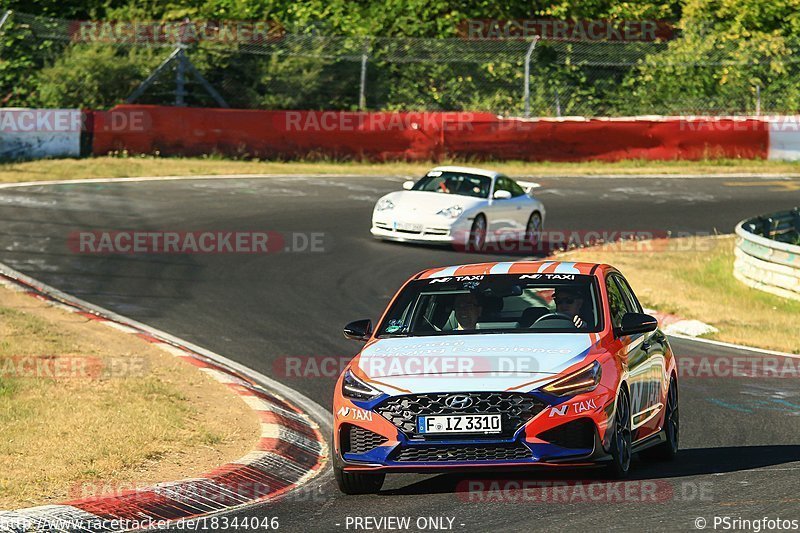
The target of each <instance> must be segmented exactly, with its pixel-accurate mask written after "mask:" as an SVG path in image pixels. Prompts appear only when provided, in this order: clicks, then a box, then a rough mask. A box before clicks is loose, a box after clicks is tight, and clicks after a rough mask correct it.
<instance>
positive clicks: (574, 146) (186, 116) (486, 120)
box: [92, 105, 769, 161]
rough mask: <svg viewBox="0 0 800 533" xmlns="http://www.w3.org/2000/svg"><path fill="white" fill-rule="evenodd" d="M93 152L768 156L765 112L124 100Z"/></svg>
mask: <svg viewBox="0 0 800 533" xmlns="http://www.w3.org/2000/svg"><path fill="white" fill-rule="evenodd" d="M93 115H94V117H93V140H92V153H93V154H95V155H103V154H106V153H108V152H112V151H120V150H127V151H128V152H130V153H156V152H158V153H160V154H162V155H186V156H196V155H203V154H211V153H220V154H224V155H228V156H240V157H259V158H297V157H309V156H311V157H313V156H324V157H331V158H341V159H371V160H387V159H388V160H390V159H406V160H432V159H433V160H435V159H438V158H441V157H443V156H454V157H460V158H467V159H491V160H507V159H519V160H528V161H544V160H549V161H580V160H587V159H600V160H607V161H614V160H620V159H653V160H656V159H658V160H665V159H689V160H697V159H702V158H706V157H728V158H747V159H754V158H766V157H767V150H768V145H769V126H768V124H767V123H765V122H763V121H760V120H756V119H713V118H712V119H709V118H697V119H688V118H654V119H592V120H583V119H579V120H569V119H565V120H549V119H543V120H522V119H503V118H498V117H496V116H494V115H492V114H491V113H469V112H398V113H390V112H375V113H372V112H370V113H362V112H348V111H259V110H230V109H197V108H180V107H159V106H127V105H126V106H119V107H116V108H114V109H112V110H110V111H95V112H94V113H93Z"/></svg>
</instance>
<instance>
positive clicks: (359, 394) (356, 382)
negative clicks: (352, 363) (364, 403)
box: [342, 370, 383, 400]
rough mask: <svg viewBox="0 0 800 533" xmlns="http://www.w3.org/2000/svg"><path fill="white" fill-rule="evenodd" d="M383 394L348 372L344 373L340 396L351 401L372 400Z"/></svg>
mask: <svg viewBox="0 0 800 533" xmlns="http://www.w3.org/2000/svg"><path fill="white" fill-rule="evenodd" d="M381 394H383V393H382V392H381V391H379V390H378V389H376V388H375V387H372V386H370V385H367V384H366V383H364V382H363V381H361V380H360V379H358V378H357V377H355V376H354V375H353V373H352V372H350V371H349V370H347V371H345V373H344V379H343V380H342V396H344V397H345V398H350V399H353V400H374V399H375V398H377V397H378V396H380V395H381Z"/></svg>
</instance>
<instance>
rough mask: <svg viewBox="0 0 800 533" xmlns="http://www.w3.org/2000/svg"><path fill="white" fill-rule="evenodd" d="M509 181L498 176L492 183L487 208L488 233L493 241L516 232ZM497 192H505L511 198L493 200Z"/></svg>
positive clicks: (514, 209)
mask: <svg viewBox="0 0 800 533" xmlns="http://www.w3.org/2000/svg"><path fill="white" fill-rule="evenodd" d="M510 181H511V180H509V179H508V178H506V177H505V176H498V177H497V179H496V180H495V182H494V190H493V191H492V199H491V201H490V202H491V203H490V206H489V211H490V215H489V231H490V233H491V235H492V236H493V237H494V239H495V240H497V239H503V238H504V237H506V236H507V235H508V233H509V232H511V231H514V230H516V225H515V219H516V210H517V209H516V205H517V204H516V203H515V202H514V198H513V193H512V192H511V183H510ZM497 191H506V192H508V193H509V194H511V195H512V197H511V198H503V199H499V198H494V195H495V194H496V193H497Z"/></svg>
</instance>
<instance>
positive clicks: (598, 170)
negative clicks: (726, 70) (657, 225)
mask: <svg viewBox="0 0 800 533" xmlns="http://www.w3.org/2000/svg"><path fill="white" fill-rule="evenodd" d="M456 163H458V162H454V161H444V162H442V164H456ZM461 164H471V163H464V162H461ZM474 164H475V165H477V166H483V167H488V168H491V169H496V170H499V171H502V172H505V173H506V174H508V175H511V176H518V177H521V176H535V177H547V176H562V175H586V176H592V175H606V174H622V175H639V174H735V173H770V174H775V175H782V174H797V173H800V162H789V161H763V160H749V159H709V160H704V161H644V160H630V161H619V162H615V163H606V162H602V161H590V162H583V163H549V162H543V163H528V162H524V161H502V162H500V161H497V162H482V163H474ZM432 166H434V164H433V163H430V162H417V163H405V162H389V163H359V162H340V161H292V162H279V161H257V160H255V161H252V160H247V161H245V160H230V159H223V158H219V157H201V158H184V157H163V158H159V157H152V156H144V157H133V156H131V157H92V158H86V159H45V160H39V161H27V162H19V163H2V164H0V183H2V182H5V183H8V182H19V181H41V180H68V179H83V178H119V177H132V176H184V175H202V174H208V175H212V174H297V175H304V174H340V175H359V176H361V175H363V176H376V175H378V176H412V177H419V176H422V175H423V174H424V173H425V171H427V170H428V169H430V168H431V167H432Z"/></svg>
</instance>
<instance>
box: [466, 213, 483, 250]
mask: <svg viewBox="0 0 800 533" xmlns="http://www.w3.org/2000/svg"><path fill="white" fill-rule="evenodd" d="M467 245H468V246H467V251H471V252H482V251H483V250H484V248H485V247H486V217H485V216H483V215H478V216H476V217H475V220H474V221H473V222H472V228H471V229H470V230H469V241H468V243H467Z"/></svg>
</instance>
